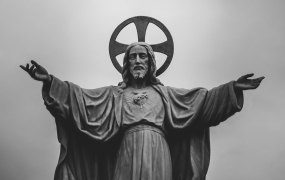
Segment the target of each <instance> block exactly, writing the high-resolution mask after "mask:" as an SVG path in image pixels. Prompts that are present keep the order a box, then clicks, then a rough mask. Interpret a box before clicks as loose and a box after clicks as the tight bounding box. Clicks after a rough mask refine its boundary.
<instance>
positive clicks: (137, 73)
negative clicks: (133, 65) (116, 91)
mask: <svg viewBox="0 0 285 180" xmlns="http://www.w3.org/2000/svg"><path fill="white" fill-rule="evenodd" d="M147 72H148V67H144V69H142V68H141V69H131V70H130V73H131V74H132V76H133V77H134V79H143V78H144V77H145V75H146V74H147Z"/></svg>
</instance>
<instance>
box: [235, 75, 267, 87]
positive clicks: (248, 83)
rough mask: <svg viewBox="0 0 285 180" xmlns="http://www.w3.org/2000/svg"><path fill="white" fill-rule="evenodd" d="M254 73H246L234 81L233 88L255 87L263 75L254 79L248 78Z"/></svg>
mask: <svg viewBox="0 0 285 180" xmlns="http://www.w3.org/2000/svg"><path fill="white" fill-rule="evenodd" d="M253 75H254V74H253V73H251V74H246V75H244V76H242V77H240V78H238V80H237V81H236V82H235V84H234V88H235V89H236V90H248V89H256V88H257V87H258V86H259V85H260V83H261V81H262V80H263V79H264V78H265V77H264V76H262V77H259V78H256V79H248V78H249V77H252V76H253Z"/></svg>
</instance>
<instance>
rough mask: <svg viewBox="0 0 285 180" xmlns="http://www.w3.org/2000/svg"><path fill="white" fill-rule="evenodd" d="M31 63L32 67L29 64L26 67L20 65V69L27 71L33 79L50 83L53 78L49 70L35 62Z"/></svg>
mask: <svg viewBox="0 0 285 180" xmlns="http://www.w3.org/2000/svg"><path fill="white" fill-rule="evenodd" d="M31 63H32V66H31V67H30V66H29V64H27V65H26V67H25V66H22V65H20V67H21V68H22V69H23V70H24V71H26V72H27V73H28V74H29V75H30V76H31V77H32V78H33V79H35V80H37V81H43V82H44V83H50V82H51V77H50V75H49V73H48V72H47V70H46V69H45V68H44V67H42V66H41V65H39V64H38V63H37V62H35V61H33V60H31Z"/></svg>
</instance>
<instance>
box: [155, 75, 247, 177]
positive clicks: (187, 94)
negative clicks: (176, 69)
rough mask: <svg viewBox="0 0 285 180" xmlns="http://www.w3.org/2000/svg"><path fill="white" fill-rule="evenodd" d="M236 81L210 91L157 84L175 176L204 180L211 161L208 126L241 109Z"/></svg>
mask: <svg viewBox="0 0 285 180" xmlns="http://www.w3.org/2000/svg"><path fill="white" fill-rule="evenodd" d="M233 84H234V81H231V82H229V83H226V84H223V85H220V86H218V87H216V88H213V89H211V90H209V91H208V90H206V89H204V88H195V89H191V90H187V89H181V88H173V87H164V86H159V85H157V86H154V88H155V89H156V90H157V91H158V92H160V93H161V96H162V100H163V103H164V107H165V122H164V126H165V128H166V129H167V131H168V142H169V148H170V153H171V159H172V167H173V179H177V180H205V179H206V174H207V171H208V167H209V163H210V132H209V127H211V126H216V125H218V124H219V123H220V122H223V121H225V120H226V119H228V118H229V117H230V116H232V115H234V114H235V113H236V112H239V111H240V110H241V109H242V105H243V94H242V91H236V92H235V90H234V88H233Z"/></svg>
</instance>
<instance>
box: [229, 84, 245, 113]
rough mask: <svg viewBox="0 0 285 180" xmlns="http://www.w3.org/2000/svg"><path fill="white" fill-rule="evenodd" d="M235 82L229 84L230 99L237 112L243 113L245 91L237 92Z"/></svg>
mask: <svg viewBox="0 0 285 180" xmlns="http://www.w3.org/2000/svg"><path fill="white" fill-rule="evenodd" d="M234 82H235V81H231V82H230V83H229V86H228V87H229V93H230V97H231V100H232V105H233V106H234V107H235V108H236V109H237V111H238V112H239V111H241V110H242V107H243V102H244V98H243V91H241V90H238V91H235V89H234Z"/></svg>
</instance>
